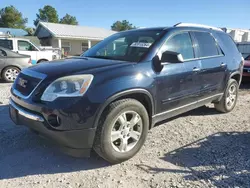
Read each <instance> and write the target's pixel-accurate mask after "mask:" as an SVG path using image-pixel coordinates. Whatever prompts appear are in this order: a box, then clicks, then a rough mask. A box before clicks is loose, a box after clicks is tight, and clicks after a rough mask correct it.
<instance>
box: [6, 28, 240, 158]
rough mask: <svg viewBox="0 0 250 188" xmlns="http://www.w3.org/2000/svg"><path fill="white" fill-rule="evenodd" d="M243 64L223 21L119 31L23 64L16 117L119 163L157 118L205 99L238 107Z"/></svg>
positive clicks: (13, 103) (73, 147) (70, 148)
mask: <svg viewBox="0 0 250 188" xmlns="http://www.w3.org/2000/svg"><path fill="white" fill-rule="evenodd" d="M243 63H244V60H243V58H242V55H241V54H240V53H239V51H238V49H237V47H236V45H235V44H234V42H233V40H232V39H231V38H230V36H229V35H228V34H226V33H224V32H223V31H222V30H220V29H218V28H214V27H209V26H202V25H195V24H177V25H175V26H173V27H168V28H166V27H162V28H147V29H135V30H130V31H125V32H119V33H116V34H114V35H112V36H110V37H108V38H106V39H105V40H104V41H102V42H100V43H98V44H97V45H95V46H94V47H93V48H91V49H89V50H88V51H87V52H85V53H84V54H83V55H82V56H80V57H75V58H72V59H65V60H61V61H60V60H59V61H55V62H53V63H49V62H48V63H42V64H39V65H35V66H33V67H31V68H28V69H25V70H23V71H22V72H21V73H20V74H19V76H18V77H17V79H16V80H15V83H14V84H13V86H12V88H11V99H10V116H11V118H12V120H13V121H14V122H15V123H16V124H21V125H26V126H27V127H29V128H30V129H31V130H33V131H34V132H36V133H38V134H40V135H43V136H45V137H47V138H49V139H52V140H53V141H55V142H56V143H58V144H59V145H60V146H61V148H63V151H66V152H67V153H68V154H70V155H72V156H77V157H81V156H86V155H89V154H90V151H91V150H92V148H93V149H94V150H95V151H96V152H97V153H98V154H99V155H100V156H101V157H103V158H104V159H105V160H107V161H109V162H110V163H120V162H123V161H125V160H127V159H129V158H131V157H132V156H134V155H135V154H136V153H137V152H138V151H139V150H140V148H141V147H142V145H143V144H144V142H145V140H146V137H147V133H148V130H149V129H151V128H152V127H154V125H155V124H156V123H157V122H160V121H162V120H164V119H166V118H170V117H173V116H176V115H178V114H181V113H184V112H187V111H189V110H192V109H194V108H197V107H200V106H203V105H205V104H207V103H214V105H215V108H216V109H217V110H218V111H220V112H224V113H226V112H230V111H232V110H233V108H234V107H235V105H236V101H237V96H238V89H239V85H240V83H241V78H242V71H243ZM183 126H184V125H183Z"/></svg>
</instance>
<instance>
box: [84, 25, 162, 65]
mask: <svg viewBox="0 0 250 188" xmlns="http://www.w3.org/2000/svg"><path fill="white" fill-rule="evenodd" d="M161 32H162V30H150V31H145V30H144V31H143V30H141V31H138V30H137V31H128V32H121V33H117V34H114V35H112V36H110V37H108V38H106V39H105V40H103V41H102V42H100V43H98V44H97V45H95V46H94V47H93V48H91V49H89V50H88V51H86V52H85V53H84V54H83V55H82V57H93V58H100V59H112V60H121V61H131V62H138V61H140V60H141V58H142V57H143V56H144V55H145V54H146V53H147V52H148V51H149V48H150V46H151V45H152V44H153V43H154V42H155V41H156V40H157V39H158V38H159V37H160V35H161Z"/></svg>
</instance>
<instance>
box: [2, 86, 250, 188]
mask: <svg viewBox="0 0 250 188" xmlns="http://www.w3.org/2000/svg"><path fill="white" fill-rule="evenodd" d="M249 83H250V82H249ZM241 88H242V89H241V91H240V96H239V101H238V105H237V107H236V109H235V110H234V111H233V112H231V113H229V114H219V113H218V112H217V111H215V110H214V109H213V108H212V106H211V105H209V106H206V107H202V108H199V109H197V110H194V111H191V112H189V113H186V114H184V115H181V116H179V117H176V118H173V119H171V120H169V121H166V122H163V123H162V124H161V125H159V126H157V127H155V128H154V129H152V130H151V131H150V133H149V135H148V139H147V142H146V144H145V146H144V147H143V148H142V150H141V151H140V152H139V153H138V154H137V155H136V156H135V157H134V158H133V159H131V160H129V161H127V162H125V163H122V164H119V165H114V166H110V165H108V164H107V162H105V161H104V160H102V159H101V158H99V157H98V156H96V155H93V156H92V157H91V158H88V159H75V158H71V157H68V156H66V155H64V154H62V153H61V152H59V151H58V149H56V148H55V147H54V146H53V145H51V144H50V143H48V142H47V141H45V140H43V139H42V138H39V137H37V136H36V135H34V134H33V133H31V132H30V131H29V130H28V129H26V128H25V127H22V126H14V125H13V123H12V122H11V120H10V119H9V116H8V97H9V89H10V84H5V83H0V188H6V187H11V188H13V187H25V188H27V187H46V188H48V187H60V188H63V187H131V188H133V187H137V188H139V187H202V188H203V187H250V157H249V156H250V124H249V122H250V114H249V109H250V84H244V85H243V86H242V87H241ZM1 103H2V104H1Z"/></svg>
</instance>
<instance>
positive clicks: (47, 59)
mask: <svg viewBox="0 0 250 188" xmlns="http://www.w3.org/2000/svg"><path fill="white" fill-rule="evenodd" d="M41 61H49V60H48V59H39V60H38V61H37V63H40V62H41Z"/></svg>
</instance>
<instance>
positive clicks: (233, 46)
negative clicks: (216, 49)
mask: <svg viewBox="0 0 250 188" xmlns="http://www.w3.org/2000/svg"><path fill="white" fill-rule="evenodd" d="M217 35H218V36H219V37H220V39H221V41H222V42H223V44H224V46H226V47H227V48H229V49H231V50H233V51H234V53H239V50H238V48H237V46H236V44H235V42H234V41H233V39H232V38H231V37H230V36H229V35H228V34H226V33H217Z"/></svg>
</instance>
